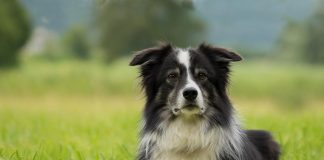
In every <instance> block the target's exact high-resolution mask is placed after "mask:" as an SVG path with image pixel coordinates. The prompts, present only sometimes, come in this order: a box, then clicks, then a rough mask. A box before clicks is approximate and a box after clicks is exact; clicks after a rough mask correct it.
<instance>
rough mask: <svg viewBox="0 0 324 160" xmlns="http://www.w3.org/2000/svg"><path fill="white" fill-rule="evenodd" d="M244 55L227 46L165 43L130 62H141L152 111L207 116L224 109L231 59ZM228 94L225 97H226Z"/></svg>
mask: <svg viewBox="0 0 324 160" xmlns="http://www.w3.org/2000/svg"><path fill="white" fill-rule="evenodd" d="M239 60H241V57H240V56H239V55H237V54H235V53H233V52H230V51H228V50H226V49H223V48H218V47H214V46H209V45H205V44H202V45H200V46H199V47H198V48H188V49H181V48H174V47H172V46H171V45H161V46H158V47H154V48H149V49H145V50H142V51H139V52H138V53H137V54H136V55H135V57H134V59H133V60H132V61H131V63H130V65H141V76H142V78H143V81H142V85H143V87H144V89H145V92H146V96H147V98H148V99H147V100H148V102H147V103H149V104H150V103H154V104H156V105H153V106H152V105H148V106H150V107H153V108H150V109H148V110H154V111H156V112H159V113H161V114H168V113H170V114H172V115H173V116H182V115H183V116H192V115H204V114H207V113H208V112H215V111H216V110H221V108H217V103H222V102H217V101H219V100H220V99H222V98H225V99H226V98H227V96H226V89H225V88H226V84H227V75H228V72H229V69H228V65H229V62H232V61H239ZM224 96H225V97H224Z"/></svg>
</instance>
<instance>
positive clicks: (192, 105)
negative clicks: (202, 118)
mask: <svg viewBox="0 0 324 160" xmlns="http://www.w3.org/2000/svg"><path fill="white" fill-rule="evenodd" d="M182 109H185V110H189V111H193V110H195V109H199V106H198V105H196V104H188V105H185V106H183V107H182Z"/></svg>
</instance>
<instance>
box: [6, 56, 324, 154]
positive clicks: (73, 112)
mask: <svg viewBox="0 0 324 160" xmlns="http://www.w3.org/2000/svg"><path fill="white" fill-rule="evenodd" d="M323 71H324V67H320V66H316V67H311V66H303V65H300V66H295V65H283V64H269V63H256V62H251V63H247V64H238V65H235V66H234V69H233V73H232V75H233V80H232V84H233V85H232V87H231V96H232V97H233V102H234V104H235V105H236V106H237V107H238V112H239V113H240V117H242V119H243V122H244V126H245V127H246V128H254V129H267V130H270V131H271V132H272V133H273V135H274V136H275V138H276V139H277V140H278V141H279V142H280V144H281V146H282V148H283V156H282V159H283V160H314V159H316V160H324V134H323V133H324V125H323V122H324V108H323V105H324V101H323V98H324V88H323V83H322V82H323V81H324V74H322V73H323ZM135 79H136V69H135V68H130V67H128V66H127V60H121V61H119V62H116V63H115V64H112V65H104V64H101V63H97V62H94V61H91V62H78V61H73V62H69V61H62V62H55V63H49V64H46V63H45V62H38V61H31V60H28V61H25V62H24V63H23V64H22V66H21V67H20V68H18V69H13V70H6V71H4V70H2V71H0V160H2V159H12V160H20V159H21V160H50V159H53V160H58V159H62V160H63V159H64V160H65V159H67V160H70V159H71V160H92V159H94V160H130V159H134V156H135V153H136V148H137V133H138V124H139V120H140V113H141V107H142V105H143V103H144V102H143V98H142V96H141V95H140V94H139V92H140V91H139V87H138V85H137V80H135Z"/></svg>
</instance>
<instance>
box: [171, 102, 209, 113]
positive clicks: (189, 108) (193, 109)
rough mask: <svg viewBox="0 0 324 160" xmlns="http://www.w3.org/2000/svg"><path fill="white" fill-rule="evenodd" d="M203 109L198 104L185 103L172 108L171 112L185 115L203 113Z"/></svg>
mask: <svg viewBox="0 0 324 160" xmlns="http://www.w3.org/2000/svg"><path fill="white" fill-rule="evenodd" d="M204 111H205V109H204V108H203V107H200V106H198V105H197V104H186V105H184V106H182V107H180V108H174V109H173V113H174V114H175V115H179V114H186V115H196V114H203V113H204Z"/></svg>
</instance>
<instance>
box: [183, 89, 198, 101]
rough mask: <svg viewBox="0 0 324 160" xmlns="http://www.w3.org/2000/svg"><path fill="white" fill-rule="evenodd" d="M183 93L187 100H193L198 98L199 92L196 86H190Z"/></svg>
mask: <svg viewBox="0 0 324 160" xmlns="http://www.w3.org/2000/svg"><path fill="white" fill-rule="evenodd" d="M182 95H183V97H184V98H185V99H186V100H188V101H193V100H195V99H196V98H197V95H198V92H197V90H196V89H194V88H188V89H185V90H184V91H183V93H182Z"/></svg>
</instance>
